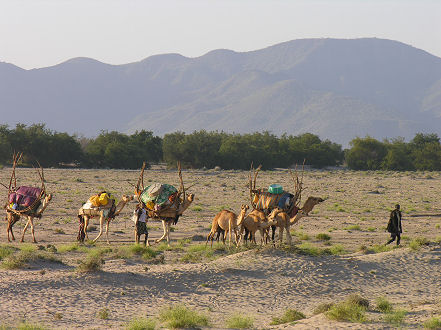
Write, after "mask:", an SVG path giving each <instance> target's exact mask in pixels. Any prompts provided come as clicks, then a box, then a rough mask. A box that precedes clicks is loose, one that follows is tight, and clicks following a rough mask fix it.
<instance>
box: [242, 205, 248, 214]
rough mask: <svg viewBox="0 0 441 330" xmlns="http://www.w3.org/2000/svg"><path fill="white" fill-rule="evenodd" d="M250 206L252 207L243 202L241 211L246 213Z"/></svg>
mask: <svg viewBox="0 0 441 330" xmlns="http://www.w3.org/2000/svg"><path fill="white" fill-rule="evenodd" d="M249 208H250V207H249V206H248V205H247V204H242V205H241V207H240V212H243V213H244V214H245V213H246V212H247V211H248V209H249Z"/></svg>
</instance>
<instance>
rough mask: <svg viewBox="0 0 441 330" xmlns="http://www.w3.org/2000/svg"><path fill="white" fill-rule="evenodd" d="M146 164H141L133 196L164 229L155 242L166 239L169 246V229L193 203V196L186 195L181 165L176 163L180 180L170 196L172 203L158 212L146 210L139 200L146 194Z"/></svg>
mask: <svg viewBox="0 0 441 330" xmlns="http://www.w3.org/2000/svg"><path fill="white" fill-rule="evenodd" d="M145 166H146V164H145V163H143V165H142V168H141V173H140V175H139V179H138V183H137V184H136V187H135V196H137V198H138V201H139V205H140V206H142V207H144V208H145V209H146V212H147V215H148V217H149V218H152V219H159V220H161V222H162V228H163V229H164V234H163V235H162V236H161V238H159V239H157V240H156V241H155V242H156V243H159V242H161V241H162V240H164V239H167V244H168V245H170V227H171V225H172V224H173V225H176V223H177V222H178V220H179V217H180V216H181V215H182V214H183V213H184V212H185V210H187V209H188V207H189V206H190V205H191V203H193V201H194V194H188V195H187V194H186V192H185V186H184V181H183V179H182V171H181V163H180V162H178V176H179V180H180V187H179V190H178V191H176V193H175V194H173V195H172V196H170V198H172V201H170V203H168V204H167V205H166V206H165V207H164V208H162V209H160V210H157V211H155V210H151V209H148V208H146V205H145V203H144V202H143V201H142V200H141V196H142V195H143V194H144V193H146V192H147V190H148V188H149V187H147V188H145V187H144V170H145Z"/></svg>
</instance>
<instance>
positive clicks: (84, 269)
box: [77, 254, 104, 273]
mask: <svg viewBox="0 0 441 330" xmlns="http://www.w3.org/2000/svg"><path fill="white" fill-rule="evenodd" d="M103 264H104V259H103V257H102V256H100V255H98V254H92V255H88V256H87V257H86V259H85V260H82V261H80V264H79V265H78V267H77V271H79V272H80V273H90V272H97V271H99V270H101V267H102V265H103Z"/></svg>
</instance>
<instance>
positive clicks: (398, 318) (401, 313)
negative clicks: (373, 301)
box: [384, 309, 407, 326]
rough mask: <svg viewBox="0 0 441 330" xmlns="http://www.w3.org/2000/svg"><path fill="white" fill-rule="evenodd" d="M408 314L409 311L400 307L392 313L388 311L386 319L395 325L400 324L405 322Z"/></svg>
mask: <svg viewBox="0 0 441 330" xmlns="http://www.w3.org/2000/svg"><path fill="white" fill-rule="evenodd" d="M406 314H407V311H405V310H401V309H399V310H396V311H392V312H390V313H386V314H385V315H384V320H385V321H386V322H387V323H391V324H393V325H396V326H398V325H400V324H402V323H403V322H404V317H405V316H406Z"/></svg>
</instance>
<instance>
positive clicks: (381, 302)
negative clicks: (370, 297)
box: [377, 297, 393, 313]
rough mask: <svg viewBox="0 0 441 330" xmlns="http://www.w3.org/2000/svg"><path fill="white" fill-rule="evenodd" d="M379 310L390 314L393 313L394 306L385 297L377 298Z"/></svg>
mask: <svg viewBox="0 0 441 330" xmlns="http://www.w3.org/2000/svg"><path fill="white" fill-rule="evenodd" d="M377 309H378V311H380V312H381V313H390V312H392V310H393V308H392V304H391V303H390V302H389V301H388V300H387V299H386V298H384V297H379V298H377Z"/></svg>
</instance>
